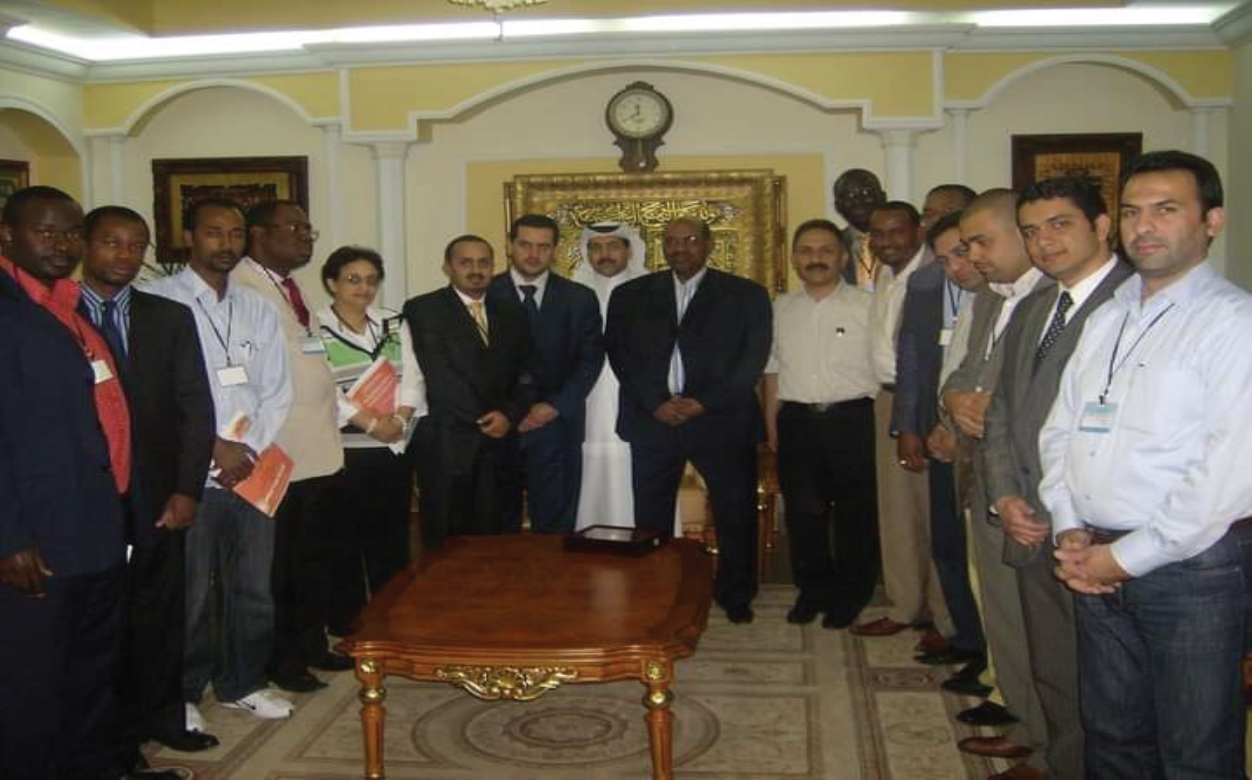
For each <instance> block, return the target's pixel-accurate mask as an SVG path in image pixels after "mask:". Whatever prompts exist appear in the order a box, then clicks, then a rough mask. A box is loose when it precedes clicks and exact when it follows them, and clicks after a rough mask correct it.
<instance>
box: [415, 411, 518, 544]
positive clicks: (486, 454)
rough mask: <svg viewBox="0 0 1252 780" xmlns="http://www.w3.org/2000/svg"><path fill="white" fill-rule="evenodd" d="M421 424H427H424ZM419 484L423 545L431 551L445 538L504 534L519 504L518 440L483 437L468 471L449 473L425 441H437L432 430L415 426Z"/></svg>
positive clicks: (513, 435)
mask: <svg viewBox="0 0 1252 780" xmlns="http://www.w3.org/2000/svg"><path fill="white" fill-rule="evenodd" d="M423 422H425V421H423ZM415 437H416V440H417V441H418V442H419V450H418V453H419V455H418V457H419V460H418V465H417V484H418V505H419V507H420V510H421V517H422V545H423V549H424V550H431V549H434V548H435V547H438V546H439V545H441V544H443V540H444V539H445V538H447V537H448V536H449V535H451V536H461V535H475V536H481V535H487V534H500V533H505V532H506V531H507V530H509V529H507V528H506V527H505V524H504V521H505V516H506V514H507V512H508V511H509V510H510V509H511V508H512V507H514V506H515V505H516V504H517V502H518V501H519V500H520V499H519V495H520V494H519V491H520V489H521V477H520V474H518V473H517V465H518V458H519V455H518V453H517V447H518V444H517V435H516V434H513V433H510V434H509V435H507V436H505V437H504V438H502V439H492V438H490V437H488V436H483V437H481V441H480V442H479V443H478V447H477V451H476V452H475V454H474V459H473V462H472V463H471V464H470V466H469V468H468V469H465V470H459V469H458V470H455V471H454V472H452V473H450V472H449V471H448V470H447V469H445V468H443V467H442V465H441V462H440V457H439V453H438V451H437V448H435V447H432V446H431V445H430V442H428V441H427V438H433V437H435V431H434V430H433V426H431V427H430V428H429V429H424V427H423V424H422V423H419V424H418V428H417V431H416V433H415Z"/></svg>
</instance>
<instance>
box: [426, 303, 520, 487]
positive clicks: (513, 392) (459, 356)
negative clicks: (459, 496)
mask: <svg viewBox="0 0 1252 780" xmlns="http://www.w3.org/2000/svg"><path fill="white" fill-rule="evenodd" d="M484 303H485V306H486V311H487V327H488V329H489V330H490V338H489V341H490V344H489V345H485V344H483V342H482V339H481V338H480V337H479V335H478V328H477V326H476V325H475V324H474V318H473V317H472V316H470V313H469V310H468V309H467V308H466V307H465V304H464V303H462V302H461V299H460V297H459V296H458V295H457V293H456V291H455V290H454V289H453V288H452V287H451V286H448V287H444V288H442V289H440V290H435V291H433V292H429V293H426V294H424V295H419V296H417V297H416V298H413V299H411V300H409V302H408V303H406V304H405V305H404V319H405V322H407V323H408V326H409V332H410V334H411V335H412V337H413V352H414V354H415V355H416V356H417V364H418V366H419V367H420V368H421V370H422V376H423V378H424V379H425V381H426V402H427V405H428V406H429V408H430V411H429V413H428V414H427V415H426V416H425V417H423V418H422V420H421V421H420V422H419V423H418V426H419V429H420V428H425V432H424V435H423V436H422V437H421V438H422V440H423V441H424V442H426V444H427V445H428V446H432V447H434V452H433V453H431V452H429V451H428V454H433V455H436V456H437V457H438V458H439V460H440V465H441V468H442V469H443V470H444V471H445V473H464V471H465V470H466V469H468V468H469V467H470V466H471V465H472V464H473V462H474V456H475V454H476V453H477V452H478V446H479V443H480V441H481V439H482V437H483V434H482V433H481V432H480V431H479V429H478V425H477V423H475V420H477V419H478V418H479V417H482V416H483V415H484V414H486V413H487V412H489V411H493V410H498V411H501V412H503V413H504V414H505V416H507V417H508V418H509V420H510V421H512V423H513V424H514V425H515V426H516V425H517V423H518V422H520V421H521V419H522V418H523V417H525V416H526V412H527V411H528V410H529V409H530V405H531V403H532V400H533V381H534V380H533V372H534V366H535V362H536V361H535V357H534V345H533V342H532V340H531V336H530V324H529V322H528V321H527V318H526V312H525V310H524V309H522V306H521V304H519V303H518V302H517V301H516V300H513V301H510V300H507V299H505V298H503V297H500V296H493V295H488V296H486V297H485V298H484ZM510 435H512V434H511V433H510Z"/></svg>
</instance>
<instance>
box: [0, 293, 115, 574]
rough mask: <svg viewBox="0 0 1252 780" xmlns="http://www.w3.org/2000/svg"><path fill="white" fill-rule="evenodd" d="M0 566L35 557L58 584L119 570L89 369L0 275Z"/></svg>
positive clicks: (111, 487)
mask: <svg viewBox="0 0 1252 780" xmlns="http://www.w3.org/2000/svg"><path fill="white" fill-rule="evenodd" d="M0 366H3V367H4V377H3V379H0V558H3V557H8V556H10V555H13V554H14V553H17V552H21V551H22V550H26V549H29V548H32V547H33V548H36V549H37V550H38V551H39V554H40V556H41V557H42V558H43V560H44V563H46V564H47V565H48V567H49V568H50V569H52V571H53V572H54V573H55V575H59V576H74V575H83V574H94V573H98V572H102V571H104V570H106V569H108V568H110V567H112V566H116V565H118V564H120V563H121V562H122V561H123V551H124V544H123V532H124V529H123V524H122V506H121V501H120V500H119V498H118V495H117V486H116V485H115V484H114V480H113V474H112V471H111V469H110V462H109V449H108V443H107V442H106V440H105V437H104V432H103V431H102V429H101V427H100V422H99V418H98V417H97V415H96V405H95V395H94V378H93V374H92V370H91V365H90V364H89V363H88V362H87V359H86V358H85V357H84V356H83V351H82V348H81V347H79V345H78V344H77V343H76V342H75V340H74V337H73V335H72V334H71V332H70V331H69V329H67V328H66V327H65V326H64V325H62V324H61V323H60V322H59V321H58V320H57V319H56V317H54V316H53V315H52V314H51V313H50V312H48V311H46V310H45V309H43V308H42V307H41V306H39V305H38V304H36V303H35V302H34V301H32V300H31V299H30V297H29V296H27V295H26V292H25V291H24V290H22V289H21V288H20V287H19V286H18V284H17V282H15V281H14V280H13V278H12V277H10V276H9V275H8V274H7V273H4V272H2V271H0Z"/></svg>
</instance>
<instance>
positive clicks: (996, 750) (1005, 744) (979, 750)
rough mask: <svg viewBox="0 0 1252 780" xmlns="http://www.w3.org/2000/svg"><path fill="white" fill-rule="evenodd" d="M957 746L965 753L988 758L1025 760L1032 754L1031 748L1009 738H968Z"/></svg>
mask: <svg viewBox="0 0 1252 780" xmlns="http://www.w3.org/2000/svg"><path fill="white" fill-rule="evenodd" d="M956 746H957V748H958V749H960V750H961V751H962V752H964V753H970V754H972V755H975V756H986V757H987V758H1025V757H1026V756H1028V755H1030V753H1031V750H1030V748H1028V747H1026V746H1025V745H1019V744H1017V743H1016V742H1014V741H1012V740H1011V739H1009V738H1008V737H966V738H965V739H963V740H961V741H960V742H958V743H956Z"/></svg>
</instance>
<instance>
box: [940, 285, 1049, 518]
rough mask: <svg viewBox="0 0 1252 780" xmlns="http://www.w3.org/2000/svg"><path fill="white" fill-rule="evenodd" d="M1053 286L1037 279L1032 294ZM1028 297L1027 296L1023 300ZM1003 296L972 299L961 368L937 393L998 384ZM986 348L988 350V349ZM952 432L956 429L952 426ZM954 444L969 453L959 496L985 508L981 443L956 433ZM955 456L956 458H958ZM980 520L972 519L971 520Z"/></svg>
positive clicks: (987, 293)
mask: <svg viewBox="0 0 1252 780" xmlns="http://www.w3.org/2000/svg"><path fill="white" fill-rule="evenodd" d="M1050 284H1053V282H1052V280H1051V279H1049V278H1048V277H1046V276H1043V277H1040V279H1039V281H1038V282H1037V283H1036V284H1035V287H1034V290H1033V291H1032V294H1033V292H1034V291H1038V290H1039V289H1040V288H1041V287H1046V286H1048V285H1050ZM1029 297H1030V296H1029V295H1028V296H1027V298H1029ZM1004 300H1005V299H1004V297H1003V296H1001V295H1000V294H999V293H997V292H995V291H994V290H992V289H991V288H990V287H988V288H986V289H984V290H982V291H981V292H979V293H978V296H977V297H976V298H974V306H973V309H971V311H970V324H969V352H967V353H966V355H965V359H964V360H962V361H961V365H960V366H959V367H958V368H957V369H956V370H955V371H953V372H952V375H951V376H949V377H948V381H946V382H944V383H943V388H942V390H940V394H941V395H942V394H943V393H947V392H950V391H953V390H956V391H960V392H967V393H968V392H974V391H979V392H984V393H991V392H994V391H995V389H996V385H997V384H999V381H1000V370H1001V367H1002V366H1003V365H1004V335H1005V334H1007V333H1008V327H1006V328H1005V329H1004V331H1003V332H1002V334H1001V337H1000V338H999V339H995V340H993V339H992V336H993V335H994V333H995V322H996V319H997V318H999V316H1000V310H1001V309H1002V308H1004ZM1022 303H1025V301H1023V302H1022ZM1018 306H1019V307H1020V306H1021V304H1018ZM1017 315H1018V312H1017V311H1014V312H1013V317H1012V319H1010V322H1009V324H1010V325H1012V320H1015V319H1017ZM989 345H990V347H991V348H990V350H988V346H989ZM952 427H953V430H956V426H955V425H954V426H952ZM957 442H958V445H959V447H960V451H961V452H962V453H969V452H971V451H972V453H973V456H972V457H973V474H972V480H973V483H972V484H970V485H966V484H958V485H957V490H958V493H959V494H960V495H962V496H964V495H969V496H970V499H971V500H970V503H971V505H972V506H974V507H983V508H985V507H986V506H987V504H986V492H987V491H986V481H985V479H984V476H985V475H984V474H983V469H982V467H981V466H982V463H981V460H980V457H979V454H978V453H979V450H981V448H982V447H981V444H982V442H981V441H979V440H975V439H970V438H969V437H968V436H965V435H964V434H962V433H960V432H959V431H958V433H957ZM958 457H960V456H959V455H958ZM957 472H958V483H962V482H963V480H962V479H961V478H960V474H961V472H962V469H960V468H959V467H958V469H957ZM978 519H980V518H977V517H975V521H977V520H978Z"/></svg>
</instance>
